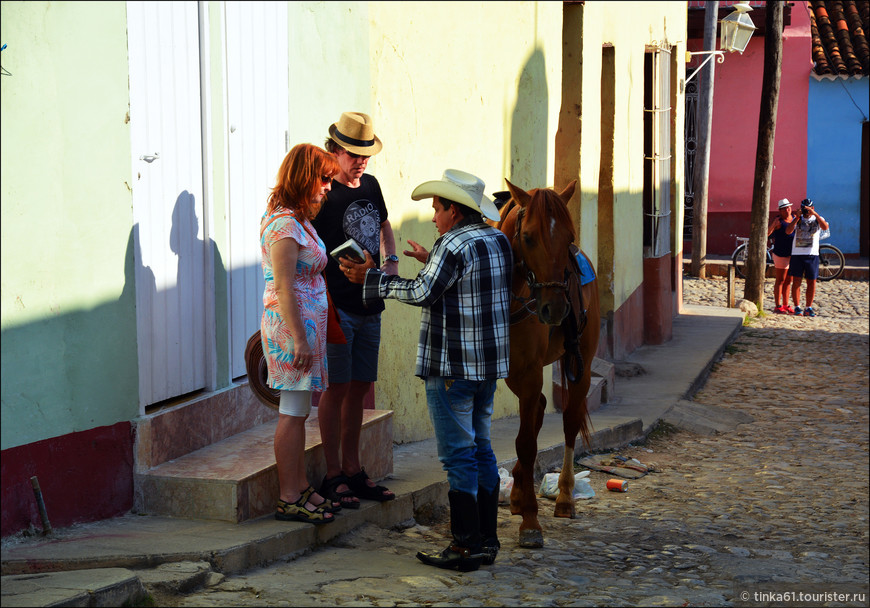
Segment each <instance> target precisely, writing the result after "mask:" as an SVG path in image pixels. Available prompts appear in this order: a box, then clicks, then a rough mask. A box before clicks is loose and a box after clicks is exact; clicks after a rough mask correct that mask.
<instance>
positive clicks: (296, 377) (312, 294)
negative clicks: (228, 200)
mask: <svg viewBox="0 0 870 608" xmlns="http://www.w3.org/2000/svg"><path fill="white" fill-rule="evenodd" d="M303 222H304V226H303V224H302V223H300V222H299V220H298V219H297V218H296V216H294V215H293V213H292V212H289V211H287V210H286V209H280V210H277V211H275V212H274V213H271V214H264V215H263V219H262V221H261V224H260V227H261V230H260V232H261V236H260V248H261V251H262V254H263V277H264V278H265V280H266V288H265V290H264V291H263V319H262V322H261V325H260V330H261V331H260V335H261V338H262V340H263V354H264V357H265V359H266V366H267V368H268V370H269V380H268V384H269V386H271V387H272V388H274V389H280V390H286V391H317V392H322V391H324V390H326V388H327V387H328V386H329V381H328V377H327V371H326V314H327V301H326V281H324V280H323V275H322V274H321V273H322V272H323V269H324V268H325V267H326V262H327V257H326V248H325V246H324V245H323V241H321V240H320V238H319V237H317V236H316V235H317V233H316V232H315V231H314V227H313V226H312V225H311V222H309V221H308V220H307V219H305V220H303ZM286 238H289V239H293V240H294V241H296V242H297V243H298V244H299V255H298V257H297V259H296V278H295V279H294V281H293V289H294V291H295V292H296V300H297V302H298V303H299V307H300V308H301V313H302V321H303V325H304V327H305V335H306V336H307V338H308V344H309V345H310V346H311V350H312V351H313V353H314V360H313V363H312V365H311V369H309V370H308V371H307V372H302V371H300V370H298V369H296V367H295V366H294V365H293V336H291V335H290V328H289V326H288V325H287V324H286V323H285V322H284V318H283V317H282V316H281V309H280V306H279V305H278V294H277V292H276V291H275V277H274V275H273V271H272V256H271V247H272V245H273V244H274V243H275V242H277V241H279V240H281V239H286Z"/></svg>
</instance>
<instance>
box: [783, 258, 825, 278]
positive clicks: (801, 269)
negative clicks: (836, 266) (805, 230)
mask: <svg viewBox="0 0 870 608" xmlns="http://www.w3.org/2000/svg"><path fill="white" fill-rule="evenodd" d="M788 274H789V276H792V277H798V278H806V279H808V280H810V281H815V280H816V279H818V278H819V256H817V255H793V256H791V260H790V261H789V264H788Z"/></svg>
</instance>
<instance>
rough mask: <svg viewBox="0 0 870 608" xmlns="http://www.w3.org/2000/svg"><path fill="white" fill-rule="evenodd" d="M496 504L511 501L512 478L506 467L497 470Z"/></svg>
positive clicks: (504, 503)
mask: <svg viewBox="0 0 870 608" xmlns="http://www.w3.org/2000/svg"><path fill="white" fill-rule="evenodd" d="M498 477H499V483H498V504H500V505H506V504H508V503H509V502H510V501H511V490H513V488H514V478H513V477H511V474H510V473H509V472H508V470H507V469H499V470H498Z"/></svg>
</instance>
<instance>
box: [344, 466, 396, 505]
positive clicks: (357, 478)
mask: <svg viewBox="0 0 870 608" xmlns="http://www.w3.org/2000/svg"><path fill="white" fill-rule="evenodd" d="M368 480H369V476H368V475H367V474H366V470H365V468H362V469H360V472H359V473H357V474H356V475H354V476H353V477H349V478H348V479H347V487H349V488H350V489H351V490H353V493H354V494H356V495H357V496H359V497H360V498H365V499H367V500H376V501H378V502H387V501H388V500H393V499H394V498H395V497H396V495H395V494H393V493H392V492H391V491H390V490H389V489H388V488H385V487H384V486H377V485H376V486H374V487H372V486H370V485H369V484H367V483H366V481H368ZM387 492H389V493H387Z"/></svg>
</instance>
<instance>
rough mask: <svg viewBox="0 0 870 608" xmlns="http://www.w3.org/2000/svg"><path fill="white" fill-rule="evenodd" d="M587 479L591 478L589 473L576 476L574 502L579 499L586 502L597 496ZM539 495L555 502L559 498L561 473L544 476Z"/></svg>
mask: <svg viewBox="0 0 870 608" xmlns="http://www.w3.org/2000/svg"><path fill="white" fill-rule="evenodd" d="M587 477H589V471H580V472H579V473H577V474H576V475H574V492H573V496H574V500H577V499H578V498H582V499H584V500H586V499H589V498H592V497H593V496H595V490H593V489H592V486H590V485H589V480H588V479H586V478H587ZM538 494H540V495H541V496H543V497H544V498H551V499H553V500H555V499H556V497H557V496H559V473H547V474H546V475H544V479H543V480H542V481H541V488H540V490H538Z"/></svg>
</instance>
